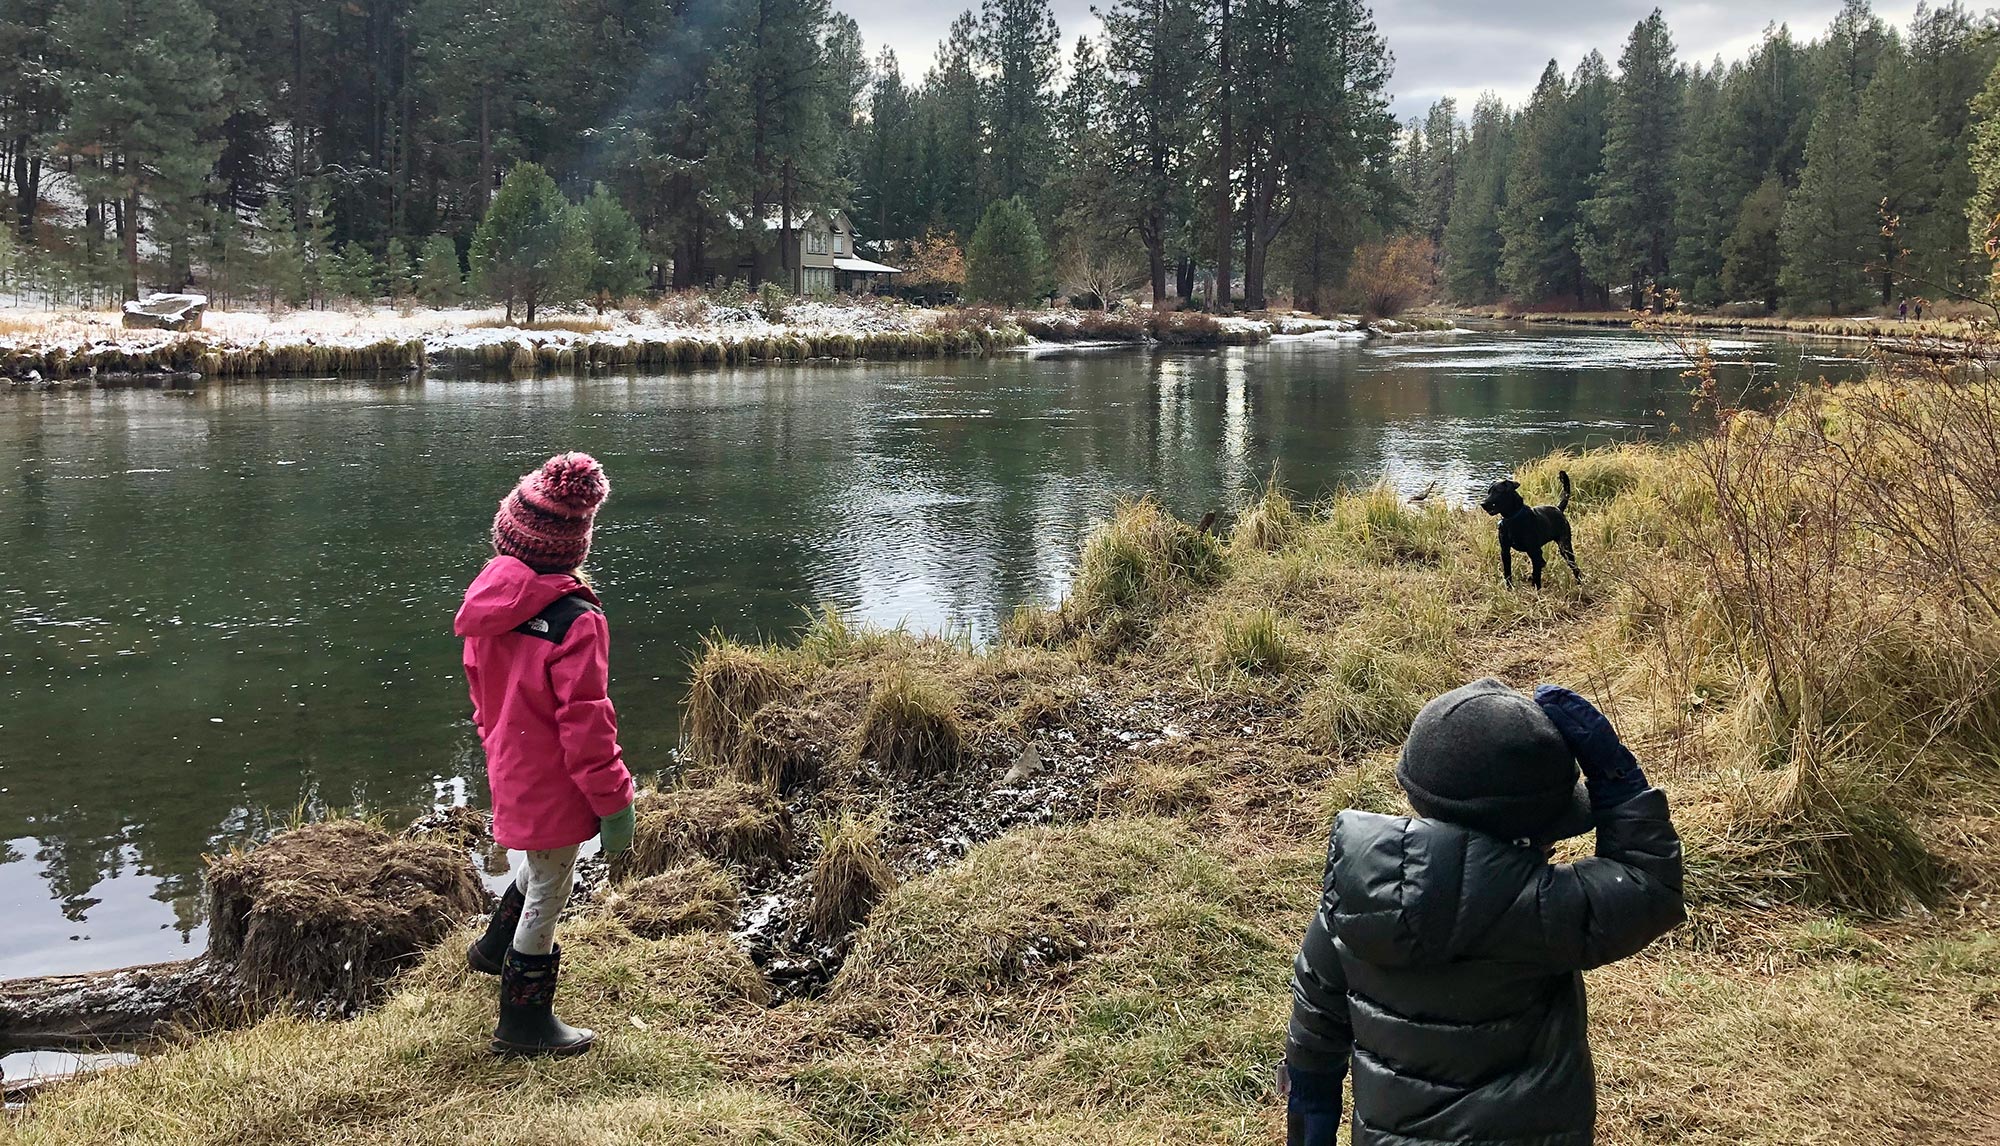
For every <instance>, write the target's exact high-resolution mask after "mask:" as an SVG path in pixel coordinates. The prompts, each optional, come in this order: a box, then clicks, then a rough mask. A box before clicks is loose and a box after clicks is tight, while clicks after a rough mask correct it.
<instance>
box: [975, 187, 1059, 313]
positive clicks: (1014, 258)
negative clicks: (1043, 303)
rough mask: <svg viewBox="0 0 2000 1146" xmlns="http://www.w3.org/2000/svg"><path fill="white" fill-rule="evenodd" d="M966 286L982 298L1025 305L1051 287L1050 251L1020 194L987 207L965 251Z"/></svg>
mask: <svg viewBox="0 0 2000 1146" xmlns="http://www.w3.org/2000/svg"><path fill="white" fill-rule="evenodd" d="M965 286H966V290H967V292H968V293H969V294H970V295H971V296H972V297H973V298H975V299H977V300H979V301H981V302H994V303H1004V304H1006V305H1009V306H1026V305H1027V304H1028V303H1031V302H1033V301H1034V300H1035V299H1037V298H1040V297H1041V296H1042V295H1043V294H1044V293H1046V292H1047V291H1048V289H1049V273H1048V251H1047V249H1046V248H1045V247H1044V246H1043V245H1042V233H1041V231H1040V230H1039V229H1038V228H1037V227H1036V226H1035V216H1034V212H1032V211H1030V210H1028V204H1027V202H1026V201H1025V200H1023V199H1021V198H1020V197H1019V196H1015V197H1014V198H1011V199H1002V200H1000V201H999V202H998V203H995V204H993V205H992V206H991V207H988V208H987V209H986V214H985V216H984V217H983V218H981V219H980V220H979V229H978V230H976V231H974V232H973V235H972V246H971V247H970V248H969V249H968V250H967V251H966V265H965Z"/></svg>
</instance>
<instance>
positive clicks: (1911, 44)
mask: <svg viewBox="0 0 2000 1146" xmlns="http://www.w3.org/2000/svg"><path fill="white" fill-rule="evenodd" d="M1996 57H2000V36H1995V35H1994V34H1993V33H1992V29H1991V28H1990V27H1988V26H1986V25H1983V24H1981V23H1977V22H1975V21H1974V20H1973V18H1972V17H1971V16H1969V15H1968V14H1967V13H1966V11H1965V9H1964V8H1962V7H1960V6H1959V5H1958V4H1957V3H1950V4H1946V5H1944V6H1942V7H1939V8H1931V7H1929V6H1928V5H1926V4H1922V3H1920V4H1918V5H1917V11H1916V15H1915V16H1914V17H1913V18H1912V19H1911V21H1910V35H1909V40H1908V62H1909V68H1910V73H1911V84H1912V86H1913V87H1914V88H1915V89H1916V92H1915V96H1914V100H1915V107H1914V108H1913V109H1912V111H1911V118H1912V119H1914V120H1921V121H1922V123H1923V128H1924V134H1925V140H1926V143H1927V145H1928V146H1929V148H1930V149H1931V153H1930V156H1929V157H1928V159H1927V160H1926V161H1924V162H1923V163H1922V164H1921V166H1920V167H1919V168H1918V172H1919V177H1920V178H1922V179H1923V180H1924V186H1923V187H1922V189H1921V193H1922V197H1923V198H1924V200H1925V201H1926V203H1927V209H1926V210H1924V211H1922V212H1921V213H1917V214H1909V213H1906V214H1905V215H1904V216H1903V219H1902V236H1903V242H1904V245H1905V246H1907V247H1908V248H1909V250H1910V255H1909V257H1908V259H1907V265H1908V271H1909V273H1910V274H1912V275H1914V276H1915V277H1916V279H1917V280H1918V287H1919V289H1921V290H1936V291H1941V292H1952V291H1963V290H1967V289H1970V288H1972V287H1973V285H1974V284H1975V283H1976V282H1977V280H1978V279H1980V278H1981V277H1982V276H1983V275H1984V274H1985V270H1986V267H1985V262H1984V260H1983V258H1982V259H1974V258H1972V257H1971V252H1969V251H1968V250H1967V248H1966V245H1965V243H1964V241H1963V235H1964V206H1965V204H1966V202H1967V201H1968V200H1969V199H1970V198H1971V197H1972V194H1973V192H1974V190H1975V188H1976V186H1977V184H1976V181H1975V179H1974V177H1973V169H1972V103H1973V100H1974V99H1976V98H1977V97H1978V95H1979V92H1980V87H1981V85H1982V83H1983V82H1984V80H1985V78H1986V74H1987V72H1988V71H1989V70H1991V69H1992V67H1993V65H1994V61H1995V59H1996Z"/></svg>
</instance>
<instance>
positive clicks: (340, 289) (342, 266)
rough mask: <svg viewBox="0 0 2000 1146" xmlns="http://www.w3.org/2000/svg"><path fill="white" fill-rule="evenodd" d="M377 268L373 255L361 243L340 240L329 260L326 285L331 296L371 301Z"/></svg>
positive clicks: (377, 273) (373, 294) (373, 296)
mask: <svg viewBox="0 0 2000 1146" xmlns="http://www.w3.org/2000/svg"><path fill="white" fill-rule="evenodd" d="M378 277H379V268H378V267H377V266H376V264H375V256H374V255H372V254H370V253H369V251H368V248H367V247H364V246H362V245H361V244H360V243H342V244H340V246H339V247H337V248H335V250H334V252H333V256H332V258H331V259H330V260H329V262H328V271H327V273H326V276H325V289H326V293H327V294H328V296H330V297H332V298H345V299H353V300H355V301H357V302H371V301H373V300H374V298H375V286H376V279H377V278H378Z"/></svg>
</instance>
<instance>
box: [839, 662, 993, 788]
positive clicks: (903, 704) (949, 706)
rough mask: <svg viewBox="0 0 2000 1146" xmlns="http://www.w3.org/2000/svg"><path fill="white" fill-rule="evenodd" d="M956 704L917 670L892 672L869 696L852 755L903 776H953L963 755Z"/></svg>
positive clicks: (964, 737) (962, 726)
mask: <svg viewBox="0 0 2000 1146" xmlns="http://www.w3.org/2000/svg"><path fill="white" fill-rule="evenodd" d="M958 704H959V701H958V699H957V698H956V697H955V696H953V695H952V694H951V692H950V691H949V690H947V689H946V688H945V687H944V686H943V685H942V684H940V683H939V682H937V681H935V680H932V679H930V678H928V677H926V676H923V675H921V674H919V673H918V672H917V671H915V670H911V669H905V668H898V669H892V670H890V672H889V676H888V678H887V679H886V680H884V681H882V682H881V683H880V684H879V685H877V686H876V687H875V688H874V689H873V691H871V692H870V693H869V694H868V703H867V705H866V706H865V707H864V708H863V709H862V710H861V723H860V724H859V725H858V726H856V728H855V730H854V738H853V740H852V741H851V742H850V748H849V753H850V755H851V756H852V757H853V758H854V759H856V760H872V761H874V762H875V763H876V764H877V765H879V766H880V767H882V768H883V769H885V770H887V771H889V772H891V773H893V774H895V775H899V776H910V777H923V776H935V775H938V774H939V773H943V772H949V771H951V770H952V769H954V768H956V767H958V761H959V758H960V757H961V756H962V755H963V754H964V752H965V744H966V735H965V726H964V724H963V723H962V722H961V721H960V720H959V717H958Z"/></svg>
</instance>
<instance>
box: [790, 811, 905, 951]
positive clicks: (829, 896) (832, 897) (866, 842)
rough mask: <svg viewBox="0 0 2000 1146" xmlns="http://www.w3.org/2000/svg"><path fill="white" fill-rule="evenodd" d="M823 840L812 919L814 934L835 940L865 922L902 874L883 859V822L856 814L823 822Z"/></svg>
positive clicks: (815, 871) (816, 869)
mask: <svg viewBox="0 0 2000 1146" xmlns="http://www.w3.org/2000/svg"><path fill="white" fill-rule="evenodd" d="M819 843H820V847H819V858H817V859H816V860H814V861H813V867H812V884H811V886H812V908H811V911H810V912H809V913H808V918H807V922H808V924H809V926H811V928H812V930H813V934H814V935H817V936H819V937H820V939H822V940H825V941H832V940H835V939H838V938H840V937H841V936H844V935H846V934H847V933H848V932H850V931H852V930H854V928H855V927H856V926H858V925H860V924H861V923H862V922H863V921H865V920H866V919H867V918H868V913H869V912H870V911H873V910H874V909H875V905H876V904H877V903H880V902H881V900H882V897H883V896H885V895H887V894H888V893H889V891H890V889H891V888H893V887H894V886H895V883H896V877H895V875H894V873H892V872H891V871H890V870H889V864H888V862H887V861H885V860H884V859H883V858H882V827H881V825H880V824H878V823H874V822H871V821H869V820H866V819H862V818H860V817H858V816H854V815H851V814H850V815H843V816H841V817H840V818H839V819H837V820H836V819H829V820H827V821H825V822H823V823H822V824H821V825H820V832H819Z"/></svg>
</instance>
